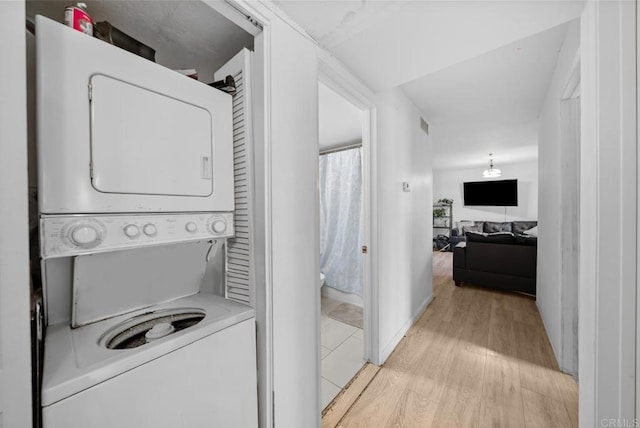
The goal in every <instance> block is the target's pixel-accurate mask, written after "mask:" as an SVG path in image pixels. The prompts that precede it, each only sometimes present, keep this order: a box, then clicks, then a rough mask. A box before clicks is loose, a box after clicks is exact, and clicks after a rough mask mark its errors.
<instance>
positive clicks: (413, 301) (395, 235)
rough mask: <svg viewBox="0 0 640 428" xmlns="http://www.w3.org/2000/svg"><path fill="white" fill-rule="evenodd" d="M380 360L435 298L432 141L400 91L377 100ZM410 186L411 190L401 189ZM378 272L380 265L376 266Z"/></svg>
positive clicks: (387, 354) (383, 359)
mask: <svg viewBox="0 0 640 428" xmlns="http://www.w3.org/2000/svg"><path fill="white" fill-rule="evenodd" d="M377 113H378V128H377V132H378V134H377V135H378V142H377V155H376V156H377V185H378V206H377V209H378V224H379V229H378V231H377V232H378V248H377V251H378V258H377V260H378V266H377V270H378V271H377V273H378V275H377V277H378V299H377V301H378V311H379V337H378V341H379V342H378V343H379V360H380V363H382V362H384V361H385V360H386V359H387V357H388V356H389V354H390V353H391V351H393V349H394V348H395V346H396V345H397V344H398V342H399V341H400V339H402V337H403V335H404V334H405V333H406V331H407V330H408V328H409V327H410V326H411V325H412V323H413V321H414V320H415V319H416V317H417V316H418V315H420V314H421V313H422V311H423V309H424V308H425V306H426V305H427V304H428V303H429V302H430V300H431V299H432V296H433V283H432V266H431V263H432V249H431V248H432V230H431V199H432V173H431V140H430V138H429V137H428V136H427V135H426V134H425V133H424V132H423V131H422V129H421V128H420V113H419V111H418V110H417V108H416V107H415V106H414V105H413V104H412V103H411V101H409V98H408V97H407V96H406V95H405V94H404V92H403V91H402V90H400V89H394V90H391V91H387V92H384V93H381V94H378V96H377ZM404 181H406V182H409V184H410V186H411V191H410V192H403V191H402V182H404ZM374 269H376V266H374Z"/></svg>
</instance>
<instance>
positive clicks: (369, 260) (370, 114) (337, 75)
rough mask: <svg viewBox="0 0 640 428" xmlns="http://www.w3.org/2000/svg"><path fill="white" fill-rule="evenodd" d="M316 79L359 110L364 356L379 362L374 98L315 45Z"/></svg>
mask: <svg viewBox="0 0 640 428" xmlns="http://www.w3.org/2000/svg"><path fill="white" fill-rule="evenodd" d="M317 50H318V66H319V75H318V78H319V80H320V81H321V82H322V83H323V84H325V85H327V86H328V87H329V88H331V89H333V90H334V91H336V92H338V93H339V94H341V95H342V96H343V97H344V98H345V99H347V100H348V101H349V102H351V103H352V104H354V105H355V106H356V107H358V108H359V109H361V110H362V112H363V123H362V205H363V207H364V209H363V213H362V222H363V237H362V242H363V245H366V246H367V247H368V254H369V256H368V257H364V259H363V271H364V275H363V287H362V299H363V301H364V358H365V359H366V360H368V361H371V362H373V363H374V364H379V362H380V359H379V354H380V349H379V343H378V336H379V334H378V331H379V321H378V320H379V313H378V299H377V295H378V282H377V275H376V274H375V273H374V271H377V266H378V263H377V254H378V252H377V250H376V249H377V246H378V241H377V233H376V231H377V227H378V225H377V223H374V221H375V220H376V219H377V215H376V214H377V213H376V212H375V211H376V209H377V205H374V201H375V200H376V199H377V198H376V192H377V186H376V185H375V183H376V182H377V176H376V168H375V162H374V156H375V152H376V144H377V142H376V138H375V135H376V134H375V126H376V120H375V114H376V113H375V102H374V95H373V93H372V92H371V91H370V90H369V89H368V88H367V87H366V86H364V85H363V84H362V83H360V81H358V80H357V79H356V78H355V77H354V76H353V75H352V74H351V73H350V72H349V71H348V70H347V69H346V68H345V67H344V65H342V64H341V63H340V62H339V61H338V60H337V59H335V58H334V57H332V56H331V55H329V53H328V52H326V51H325V50H324V49H322V48H320V47H318V49H317Z"/></svg>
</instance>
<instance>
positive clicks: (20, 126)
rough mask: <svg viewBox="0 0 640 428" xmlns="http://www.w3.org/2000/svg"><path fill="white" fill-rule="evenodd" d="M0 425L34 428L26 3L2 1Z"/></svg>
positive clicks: (0, 76)
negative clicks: (32, 407) (30, 318)
mask: <svg viewBox="0 0 640 428" xmlns="http://www.w3.org/2000/svg"><path fill="white" fill-rule="evenodd" d="M0 16H2V18H3V19H2V21H3V23H2V27H0V52H2V56H3V61H5V62H4V63H5V64H7V66H6V67H2V69H1V70H0V93H1V94H2V97H1V98H0V200H1V201H2V203H0V234H1V236H2V238H1V239H0V425H1V426H4V427H30V426H31V424H32V413H31V412H32V409H31V406H32V400H31V326H30V320H29V308H30V304H29V300H30V299H29V226H28V219H29V214H28V208H27V207H28V202H27V194H28V178H27V92H26V46H25V43H26V38H25V27H24V23H25V4H24V1H23V0H20V1H11V2H0Z"/></svg>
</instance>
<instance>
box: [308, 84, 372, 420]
mask: <svg viewBox="0 0 640 428" xmlns="http://www.w3.org/2000/svg"><path fill="white" fill-rule="evenodd" d="M318 101H319V108H318V114H319V120H318V122H319V138H318V140H319V151H318V152H319V186H318V187H319V198H320V204H319V206H320V213H319V225H318V227H319V231H320V296H321V311H320V312H321V315H320V316H321V320H320V330H321V332H320V333H321V334H320V337H321V340H320V342H321V343H320V345H321V346H320V359H321V379H320V384H321V399H322V402H321V405H322V409H325V408H326V407H327V406H328V405H329V404H330V403H331V402H332V401H333V400H334V398H335V397H336V396H337V395H338V394H339V393H340V391H341V390H342V389H343V388H344V387H345V386H346V385H347V384H348V383H349V381H350V380H351V379H352V378H353V377H354V376H355V375H356V374H357V373H358V372H359V371H360V369H361V368H362V366H363V365H364V364H365V363H366V361H367V359H366V356H365V334H364V333H365V322H364V320H365V312H366V308H365V303H366V301H367V299H365V298H364V296H365V284H366V281H365V271H366V270H365V259H364V257H365V254H363V247H364V246H365V219H366V217H365V212H364V210H365V203H364V202H365V200H364V199H365V198H364V189H365V188H366V186H365V185H364V184H365V181H364V174H363V129H364V112H363V111H362V109H360V108H359V107H357V106H356V105H355V104H353V103H352V102H350V101H349V100H348V99H347V98H345V97H344V96H343V95H342V94H341V93H340V92H339V91H338V90H336V89H335V88H332V87H330V86H329V85H327V84H325V83H323V82H319V83H318Z"/></svg>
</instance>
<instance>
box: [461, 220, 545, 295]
mask: <svg viewBox="0 0 640 428" xmlns="http://www.w3.org/2000/svg"><path fill="white" fill-rule="evenodd" d="M482 223H483V224H482V232H480V231H478V227H473V228H471V227H468V228H465V229H467V230H465V231H464V232H465V233H464V237H465V241H466V242H465V241H462V242H459V243H458V244H457V245H456V246H455V248H454V250H453V280H454V282H455V284H456V285H457V286H460V285H461V283H463V282H467V283H472V284H475V285H481V286H485V287H491V288H498V289H502V290H509V291H519V292H523V293H528V294H532V295H535V294H536V264H537V243H538V241H537V237H536V236H532V235H529V234H527V233H526V232H527V231H528V230H530V229H531V228H533V227H534V226H537V222H505V223H496V222H482Z"/></svg>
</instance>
